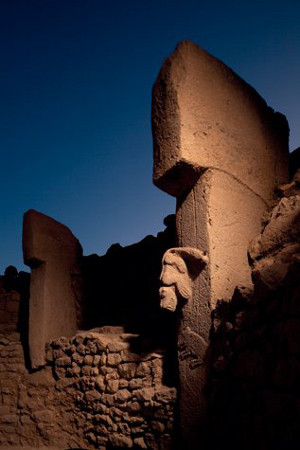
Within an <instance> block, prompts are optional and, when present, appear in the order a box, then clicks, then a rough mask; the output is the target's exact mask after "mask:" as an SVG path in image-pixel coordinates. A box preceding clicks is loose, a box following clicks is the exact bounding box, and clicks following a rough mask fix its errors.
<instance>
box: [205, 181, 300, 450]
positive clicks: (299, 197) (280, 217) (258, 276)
mask: <svg viewBox="0 0 300 450" xmlns="http://www.w3.org/2000/svg"><path fill="white" fill-rule="evenodd" d="M296 179H297V174H296V175H295V178H294V180H293V181H292V182H291V185H292V186H293V190H292V191H291V189H290V188H289V189H288V190H286V189H284V188H283V187H281V188H280V189H279V192H281V193H282V195H283V193H284V192H285V193H286V195H288V197H282V198H281V199H279V200H278V202H277V205H276V206H275V207H274V208H273V210H272V211H271V212H270V214H269V215H268V217H267V218H266V221H265V223H264V228H263V231H262V233H261V234H260V235H259V236H258V237H257V238H256V239H255V240H254V241H253V242H252V244H251V247H250V252H251V255H252V258H253V259H252V266H253V278H254V291H251V290H250V291H249V290H248V289H245V288H239V289H237V290H236V291H235V294H234V296H233V298H232V301H231V302H230V303H229V304H227V303H224V302H220V303H219V304H218V307H217V308H216V310H215V311H214V329H215V333H214V337H213V349H214V354H213V369H212V379H211V387H212V390H211V392H210V407H209V411H210V417H209V422H210V425H211V427H210V433H211V434H209V436H208V442H211V443H212V445H215V446H216V447H218V446H221V445H222V446H224V447H227V446H228V447H229V446H230V448H232V449H239V448H241V447H242V448H244V449H246V450H250V449H253V448H260V449H262V450H268V449H270V448H297V447H298V446H299V442H300V440H299V430H298V428H299V420H300V409H299V404H300V398H299V389H298V380H299V376H300V358H299V357H300V246H299V243H300V236H299V206H300V190H299V188H300V184H299V183H298V182H297V181H296ZM282 231H284V232H282ZM233 436H234V439H233Z"/></svg>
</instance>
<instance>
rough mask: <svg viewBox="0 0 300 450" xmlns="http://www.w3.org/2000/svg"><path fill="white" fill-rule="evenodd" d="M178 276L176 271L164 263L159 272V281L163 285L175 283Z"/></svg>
mask: <svg viewBox="0 0 300 450" xmlns="http://www.w3.org/2000/svg"><path fill="white" fill-rule="evenodd" d="M177 278H178V271H177V270H176V269H175V268H174V267H172V266H170V265H165V266H163V268H162V271H161V274H160V281H161V283H162V284H163V285H165V286H171V285H172V284H175V283H176V281H177Z"/></svg>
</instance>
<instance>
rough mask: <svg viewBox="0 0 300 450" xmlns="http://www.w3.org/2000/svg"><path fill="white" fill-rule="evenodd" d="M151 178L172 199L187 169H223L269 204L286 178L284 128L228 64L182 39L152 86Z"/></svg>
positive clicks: (180, 189) (178, 192)
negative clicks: (276, 188) (152, 159)
mask: <svg viewBox="0 0 300 450" xmlns="http://www.w3.org/2000/svg"><path fill="white" fill-rule="evenodd" d="M152 131H153V141H154V183H155V184H156V185H157V186H158V187H160V188H161V189H163V190H165V191H166V192H168V193H170V194H171V195H175V196H179V195H181V194H182V192H184V190H185V191H187V190H189V189H190V187H191V185H193V182H194V181H193V180H192V181H191V182H190V183H189V179H192V178H193V175H192V174H193V173H201V170H202V171H203V170H205V169H206V168H212V169H216V170H221V171H224V172H227V173H229V174H230V175H232V176H233V177H235V178H236V179H238V180H239V181H240V182H242V183H243V184H245V185H246V186H247V187H249V189H251V190H253V191H254V192H255V193H256V194H257V195H259V196H261V197H262V198H263V199H264V200H265V201H269V200H270V199H271V198H272V196H273V190H274V188H275V187H276V186H277V185H278V184H280V183H281V182H284V181H286V178H287V157H288V125H287V121H286V119H285V117H284V116H283V115H281V114H279V113H275V112H274V111H273V109H272V108H270V107H268V105H267V104H266V102H265V101H264V100H263V99H262V97H261V96H260V95H259V94H258V93H257V92H256V91H255V89H253V88H252V87H251V86H250V85H249V84H248V83H246V82H245V81H244V80H242V78H240V77H239V76H238V75H236V74H235V73H234V72H233V71H232V70H231V69H230V68H229V67H227V66H226V65H225V64H223V63H222V62H221V61H220V60H218V59H217V58H215V57H213V56H212V55H210V54H209V53H207V52H206V51H204V50H203V49H201V48H199V47H198V46H197V45H196V44H193V43H191V42H188V41H183V42H181V43H179V44H178V46H177V47H176V49H175V51H174V52H173V53H172V54H171V55H170V56H169V57H168V58H167V59H166V61H165V62H164V64H163V66H162V68H161V71H160V73H159V75H158V77H157V80H156V82H155V84H154V87H153V95H152Z"/></svg>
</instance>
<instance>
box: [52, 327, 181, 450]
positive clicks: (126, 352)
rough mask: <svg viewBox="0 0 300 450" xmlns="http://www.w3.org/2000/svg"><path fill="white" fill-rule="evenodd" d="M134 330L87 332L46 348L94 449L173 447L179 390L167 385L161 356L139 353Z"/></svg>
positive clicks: (82, 432) (80, 427)
mask: <svg viewBox="0 0 300 450" xmlns="http://www.w3.org/2000/svg"><path fill="white" fill-rule="evenodd" d="M138 339H139V338H138V336H135V335H131V334H124V333H122V334H103V333H99V332H91V331H90V332H84V333H79V334H77V335H76V336H75V337H74V338H73V339H71V340H69V339H66V338H60V339H58V340H56V341H53V342H52V344H51V346H50V347H49V350H48V359H49V361H52V363H53V368H54V376H55V378H56V389H58V390H63V391H64V392H65V393H66V394H67V395H68V396H69V397H70V400H69V401H70V402H71V403H72V404H74V406H75V422H76V429H77V433H78V434H79V435H81V436H83V438H84V439H85V441H86V442H87V443H89V445H90V446H91V447H96V448H103V449H104V448H107V447H108V448H110V447H113V448H114V447H117V448H119V447H121V448H131V447H133V446H134V447H135V448H153V449H155V448H157V449H159V448H162V449H165V448H170V447H171V444H172V437H173V423H174V408H175V403H176V389H175V388H174V387H168V386H165V385H163V361H164V359H163V354H162V353H147V354H144V355H141V354H137V353H135V352H133V351H132V350H131V342H132V341H135V340H138Z"/></svg>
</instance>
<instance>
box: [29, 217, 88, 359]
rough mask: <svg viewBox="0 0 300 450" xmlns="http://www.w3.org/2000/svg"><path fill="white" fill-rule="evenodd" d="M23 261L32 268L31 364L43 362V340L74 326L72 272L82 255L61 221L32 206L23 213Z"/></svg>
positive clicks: (68, 332)
mask: <svg viewBox="0 0 300 450" xmlns="http://www.w3.org/2000/svg"><path fill="white" fill-rule="evenodd" d="M23 253H24V262H25V264H27V265H28V266H29V267H30V268H31V269H32V274H31V284H30V301H29V352H30V360H31V366H32V368H37V367H39V366H43V365H44V364H45V344H46V342H49V341H50V340H51V339H54V338H56V337H59V336H61V335H65V336H72V335H73V334H74V333H75V332H76V329H77V308H76V302H77V300H78V299H77V298H76V293H75V291H74V289H73V288H72V275H74V274H76V272H77V270H78V264H79V261H80V258H81V256H82V248H81V245H80V243H79V241H78V240H77V239H76V238H75V237H74V236H73V234H72V233H71V231H70V230H69V229H68V228H67V227H66V226H64V225H62V224H61V223H59V222H57V221H56V220H54V219H52V218H51V217H48V216H46V215H44V214H41V213H39V212H37V211H34V210H29V211H27V213H25V214H24V223H23Z"/></svg>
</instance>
